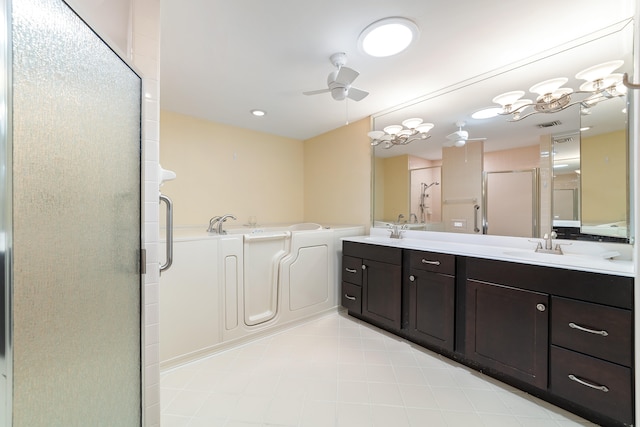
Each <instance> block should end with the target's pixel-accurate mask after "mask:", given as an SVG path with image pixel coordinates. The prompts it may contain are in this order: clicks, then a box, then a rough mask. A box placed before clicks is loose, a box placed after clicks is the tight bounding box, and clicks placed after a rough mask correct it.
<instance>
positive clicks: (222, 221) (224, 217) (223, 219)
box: [217, 214, 237, 234]
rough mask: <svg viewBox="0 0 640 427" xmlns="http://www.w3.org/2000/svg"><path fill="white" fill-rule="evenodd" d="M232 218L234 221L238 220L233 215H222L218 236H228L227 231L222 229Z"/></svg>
mask: <svg viewBox="0 0 640 427" xmlns="http://www.w3.org/2000/svg"><path fill="white" fill-rule="evenodd" d="M228 218H231V219H233V220H235V219H237V218H236V217H235V216H233V215H231V214H226V215H222V216H221V217H220V219H219V220H218V226H217V229H218V234H227V232H226V231H225V230H223V229H222V224H223V223H224V222H225V221H226V220H227V219H228Z"/></svg>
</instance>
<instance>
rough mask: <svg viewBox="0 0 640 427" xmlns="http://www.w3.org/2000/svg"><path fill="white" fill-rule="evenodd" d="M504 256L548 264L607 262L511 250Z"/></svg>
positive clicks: (585, 257) (574, 256)
mask: <svg viewBox="0 0 640 427" xmlns="http://www.w3.org/2000/svg"><path fill="white" fill-rule="evenodd" d="M503 253H504V255H506V256H508V257H513V258H519V259H526V260H531V261H541V262H548V263H550V264H576V263H578V264H580V263H582V264H584V263H587V264H588V263H599V262H603V261H604V262H607V260H605V259H603V258H601V257H597V256H589V255H566V254H550V253H544V252H535V251H533V250H531V251H525V250H512V251H505V252H503Z"/></svg>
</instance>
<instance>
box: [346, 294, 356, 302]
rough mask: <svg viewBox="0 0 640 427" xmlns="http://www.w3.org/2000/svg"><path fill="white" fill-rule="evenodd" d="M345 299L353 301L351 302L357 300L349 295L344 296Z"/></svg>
mask: <svg viewBox="0 0 640 427" xmlns="http://www.w3.org/2000/svg"><path fill="white" fill-rule="evenodd" d="M344 297H345V298H346V299H349V300H351V301H355V300H356V297H352V296H351V295H349V294H344Z"/></svg>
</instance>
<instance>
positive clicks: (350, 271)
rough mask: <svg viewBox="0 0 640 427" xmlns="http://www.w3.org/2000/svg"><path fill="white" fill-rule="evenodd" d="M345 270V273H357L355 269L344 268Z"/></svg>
mask: <svg viewBox="0 0 640 427" xmlns="http://www.w3.org/2000/svg"><path fill="white" fill-rule="evenodd" d="M345 270H347V273H357V272H358V270H356V269H355V268H345Z"/></svg>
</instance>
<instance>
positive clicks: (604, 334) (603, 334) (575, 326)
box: [569, 322, 609, 337]
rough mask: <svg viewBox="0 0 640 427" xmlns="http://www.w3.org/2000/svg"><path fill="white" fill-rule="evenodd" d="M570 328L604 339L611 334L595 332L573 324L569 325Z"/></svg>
mask: <svg viewBox="0 0 640 427" xmlns="http://www.w3.org/2000/svg"><path fill="white" fill-rule="evenodd" d="M569 327H570V328H573V329H577V330H579V331H582V332H589V333H590V334H596V335H602V336H603V337H606V336H608V335H609V332H607V331H594V330H593V329H589V328H584V327H582V326H580V325H576V324H575V323H573V322H571V323H569Z"/></svg>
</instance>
